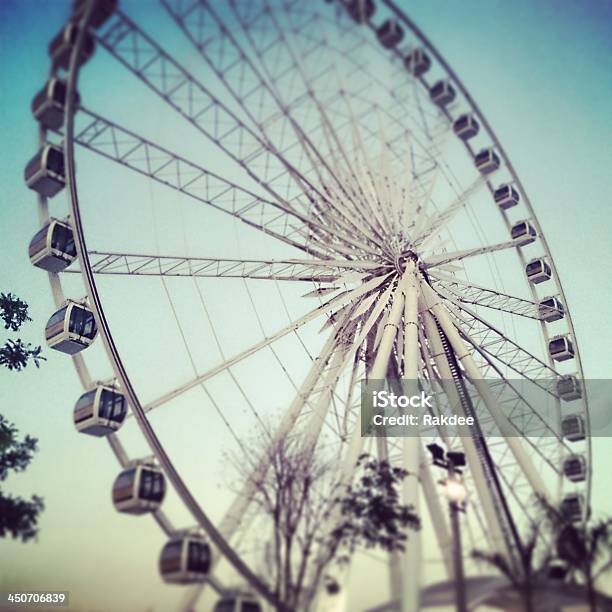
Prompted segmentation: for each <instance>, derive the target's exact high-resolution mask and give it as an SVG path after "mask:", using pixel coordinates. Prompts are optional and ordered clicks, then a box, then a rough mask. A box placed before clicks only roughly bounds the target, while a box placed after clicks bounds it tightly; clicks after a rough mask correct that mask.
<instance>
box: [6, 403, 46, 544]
mask: <svg viewBox="0 0 612 612" xmlns="http://www.w3.org/2000/svg"><path fill="white" fill-rule="evenodd" d="M17 436H18V431H17V428H16V427H15V425H13V424H12V423H9V421H7V419H6V418H5V417H3V416H2V415H0V482H4V481H5V480H6V478H7V476H8V475H9V473H10V472H11V471H13V472H23V471H24V470H25V469H26V467H27V466H28V465H29V463H30V461H31V460H32V457H33V456H34V453H35V452H36V450H37V448H36V447H37V443H38V440H36V438H33V437H31V436H28V435H26V436H25V438H24V439H23V440H21V441H20V440H18V438H17ZM43 508H44V504H43V500H42V499H41V498H40V497H38V496H37V495H33V496H32V497H31V499H30V500H26V499H22V498H21V497H15V496H13V495H10V494H6V493H4V492H3V491H2V490H0V537H6V536H7V535H9V534H10V535H12V536H13V538H21V540H22V541H24V542H26V541H27V540H29V539H30V538H33V537H34V536H35V535H36V534H37V532H38V528H37V523H38V515H39V514H40V512H41V511H42V510H43Z"/></svg>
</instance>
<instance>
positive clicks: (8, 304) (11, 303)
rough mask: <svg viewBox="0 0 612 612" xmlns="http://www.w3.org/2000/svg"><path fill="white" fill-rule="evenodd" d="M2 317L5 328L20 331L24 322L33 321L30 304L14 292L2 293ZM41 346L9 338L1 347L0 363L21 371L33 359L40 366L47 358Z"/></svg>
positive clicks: (0, 315) (0, 313)
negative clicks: (30, 314)
mask: <svg viewBox="0 0 612 612" xmlns="http://www.w3.org/2000/svg"><path fill="white" fill-rule="evenodd" d="M0 318H1V319H2V320H3V322H4V329H8V330H11V331H14V332H16V331H19V329H20V328H21V326H22V325H23V323H25V322H26V321H31V320H32V319H31V318H30V317H29V316H28V305H27V303H26V302H24V301H23V300H21V299H19V298H18V297H16V296H15V295H13V294H12V293H0ZM41 352H42V348H41V347H40V346H32V345H31V344H30V343H27V344H26V343H25V342H23V340H21V339H20V338H17V340H12V339H9V340H7V341H6V342H5V343H4V345H3V346H1V347H0V365H2V366H4V367H6V368H8V369H9V370H17V371H18V372H19V371H21V370H22V369H23V368H25V367H26V366H27V365H28V362H29V361H30V360H32V361H33V362H34V365H35V366H36V367H37V368H38V367H40V362H41V361H44V360H45V357H43V356H42V355H41Z"/></svg>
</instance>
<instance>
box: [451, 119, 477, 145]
mask: <svg viewBox="0 0 612 612" xmlns="http://www.w3.org/2000/svg"><path fill="white" fill-rule="evenodd" d="M479 129H480V125H478V121H476V119H475V118H474V115H472V114H471V113H465V114H463V115H460V116H459V117H457V119H455V121H454V123H453V132H455V136H457V137H459V138H461V140H464V141H465V140H469V139H470V138H473V137H474V136H476V134H478V131H479Z"/></svg>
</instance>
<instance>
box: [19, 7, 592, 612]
mask: <svg viewBox="0 0 612 612" xmlns="http://www.w3.org/2000/svg"><path fill="white" fill-rule="evenodd" d="M124 11H125V12H124ZM49 55H50V58H51V68H50V73H49V80H48V82H47V83H46V84H44V86H42V84H41V87H42V88H41V90H40V92H39V93H38V94H37V95H36V97H35V98H34V100H33V102H32V111H33V114H34V117H35V118H36V120H37V121H38V124H39V150H38V153H37V154H36V155H35V156H34V157H33V158H32V160H31V161H30V162H29V163H28V165H27V167H26V170H25V178H26V182H27V185H28V187H30V188H31V189H33V190H34V191H36V192H37V194H38V212H39V226H40V227H39V231H38V232H37V233H36V234H35V236H34V238H33V239H32V241H31V243H30V247H29V254H30V259H31V261H32V263H33V264H34V265H35V266H37V267H39V268H41V269H43V270H45V271H47V272H48V274H49V282H50V285H51V289H52V293H53V298H54V301H55V305H56V308H57V310H56V312H55V313H54V314H52V316H51V317H50V319H49V321H48V324H47V327H46V331H45V333H46V338H47V342H48V344H49V346H50V347H51V348H54V349H56V350H59V351H62V352H64V353H67V354H69V355H71V356H72V360H73V363H74V366H75V368H76V371H77V373H78V375H79V377H80V380H81V383H82V386H83V392H82V395H81V396H80V398H78V400H77V401H76V405H75V408H74V422H75V426H76V429H77V430H78V431H79V432H81V433H84V434H88V435H91V436H97V437H104V438H106V440H107V441H108V443H109V445H110V447H111V450H112V452H113V454H114V455H115V457H116V459H117V460H118V462H119V464H120V470H119V473H118V476H117V479H116V481H115V483H114V484H113V485H112V498H113V502H114V505H115V507H116V509H117V510H118V511H119V512H125V513H130V514H152V516H153V517H154V518H155V520H156V521H157V523H158V524H159V527H160V528H161V529H162V530H163V532H165V534H167V536H168V542H167V544H166V545H165V546H164V548H163V550H162V551H161V555H160V572H161V574H162V577H163V578H164V580H166V581H167V582H170V583H178V584H185V585H190V584H193V585H195V586H194V587H193V588H188V589H187V592H186V595H185V599H184V600H183V603H182V605H183V606H184V608H185V609H193V608H195V607H196V606H197V604H198V599H199V597H200V596H201V594H202V589H203V586H202V585H203V584H204V583H207V584H210V585H212V587H213V588H214V589H216V590H217V591H218V592H219V593H220V600H219V603H218V605H219V606H220V607H219V610H233V611H234V612H238V611H239V610H242V611H246V610H251V611H253V610H259V609H262V607H263V606H265V605H266V602H267V603H274V596H273V594H272V593H271V591H270V588H269V587H268V585H267V584H266V582H265V580H264V579H263V578H262V572H261V570H260V565H258V564H259V563H260V562H261V555H262V550H263V549H264V548H265V541H260V540H259V539H258V537H259V536H258V535H257V534H258V530H256V529H249V525H252V524H253V522H256V521H257V520H258V519H257V516H254V514H253V512H252V508H251V507H250V506H251V501H252V496H253V487H254V485H253V483H254V481H255V480H256V479H257V477H258V476H261V474H265V472H266V470H267V468H268V465H267V463H266V460H265V457H263V458H260V459H258V460H255V461H245V466H246V467H245V470H246V471H247V472H248V474H247V477H246V478H245V481H244V483H243V484H242V485H241V488H240V489H239V490H238V491H237V492H236V493H235V495H234V496H233V497H232V498H228V499H227V500H225V499H224V500H222V503H220V504H217V500H214V503H213V502H212V501H211V498H210V496H209V494H210V491H208V490H207V489H206V485H205V484H202V481H203V480H204V481H205V480H206V478H207V476H206V471H205V469H206V468H208V469H209V472H208V474H209V475H210V474H212V473H213V468H217V467H218V464H215V465H211V463H210V462H208V466H206V465H204V466H200V467H199V468H198V470H195V471H194V470H193V469H192V465H191V464H192V463H193V461H194V458H195V457H201V454H202V450H201V449H202V447H204V448H206V449H208V448H213V449H218V448H219V444H220V443H219V439H220V438H221V437H223V436H222V434H223V433H224V435H225V436H226V437H227V439H228V440H230V442H231V444H233V445H234V446H235V447H236V448H238V449H239V450H240V449H241V445H242V440H243V439H244V435H245V432H248V431H249V430H250V428H252V427H253V425H254V424H256V423H260V422H262V423H263V422H265V421H266V417H270V415H271V414H275V415H278V414H280V417H278V418H276V421H275V423H274V425H273V426H272V427H271V428H270V430H269V433H270V441H271V442H270V443H273V441H274V440H278V439H281V438H283V437H286V436H294V435H298V436H301V437H303V439H304V443H305V444H308V445H310V447H311V448H313V449H314V448H316V447H317V446H318V445H321V444H325V445H326V448H328V449H331V452H332V453H334V456H336V457H337V458H338V461H337V465H338V478H340V479H342V480H343V482H345V483H347V484H348V483H350V482H351V479H352V476H353V473H354V470H355V466H356V462H357V458H358V457H359V456H360V454H361V453H362V452H363V451H365V450H370V451H371V452H375V453H378V455H379V456H381V457H384V458H388V459H389V460H390V461H392V462H394V463H398V464H400V465H403V466H405V467H406V468H407V469H408V471H409V472H410V476H409V477H408V479H407V481H408V482H407V486H406V488H405V491H404V493H405V497H406V500H405V501H406V502H408V503H412V504H414V505H415V506H416V507H417V509H418V511H419V514H420V515H421V517H422V519H423V522H424V529H423V530H424V532H425V534H427V529H430V530H431V537H432V538H433V541H435V542H436V545H437V548H436V553H435V557H436V559H435V560H434V561H433V562H432V567H434V569H433V570H432V572H431V573H432V575H431V576H428V572H429V570H428V567H429V565H428V564H427V563H425V564H424V563H423V560H424V559H425V557H426V556H427V557H429V556H431V552H430V551H429V550H428V552H427V555H425V552H424V550H423V548H424V547H423V539H424V538H425V537H426V535H424V536H422V537H421V536H418V535H415V536H412V535H411V537H410V539H409V543H408V550H407V551H406V554H405V555H404V556H403V557H402V558H401V559H400V558H398V557H397V556H395V557H393V556H392V557H388V556H383V555H380V558H379V559H377V561H380V565H381V567H382V568H383V570H381V571H384V572H388V575H389V583H388V584H389V587H388V590H389V592H388V597H387V599H388V600H390V601H394V602H396V604H397V605H401V607H402V609H403V610H410V609H417V606H418V601H416V600H415V598H416V597H418V593H419V591H420V589H421V588H422V587H423V585H424V584H427V583H428V581H431V580H432V579H434V578H436V577H437V579H443V578H445V577H450V576H452V571H453V570H452V560H451V550H452V544H451V535H450V532H449V526H448V524H447V519H446V513H445V511H444V510H443V508H444V503H445V502H444V499H443V497H441V493H440V491H439V490H438V487H436V485H435V474H434V473H433V469H432V468H431V466H430V465H429V461H428V459H427V456H426V453H425V452H424V448H425V444H426V442H428V441H437V442H439V443H441V444H443V445H444V446H445V447H446V448H447V449H449V450H450V449H452V450H457V451H461V452H462V453H464V454H465V459H466V470H465V474H464V479H465V485H466V488H467V491H468V503H469V509H468V512H467V513H466V515H465V518H464V522H465V524H466V533H467V535H468V538H469V546H466V548H465V553H466V568H467V572H468V573H469V574H473V575H477V574H479V573H480V572H483V571H484V570H483V568H481V567H479V566H477V565H476V564H475V562H474V561H472V560H470V558H469V554H468V553H469V550H470V549H474V548H480V549H482V548H487V547H490V548H491V549H493V550H497V551H499V552H502V553H503V554H505V555H507V557H508V558H509V559H513V558H515V557H516V555H517V553H518V550H519V549H520V546H521V537H520V532H521V530H522V528H523V526H524V525H526V524H528V523H529V521H530V520H532V519H533V518H534V514H533V513H534V504H533V500H534V496H535V495H542V496H545V497H547V498H548V499H550V500H551V501H554V503H559V504H561V507H562V508H563V510H564V512H567V513H568V515H569V516H571V517H572V519H573V520H576V521H584V520H586V518H587V516H588V512H589V498H590V488H591V449H590V442H589V412H588V404H587V398H586V393H585V389H584V385H583V384H581V383H582V381H583V372H582V365H581V361H580V353H579V350H578V344H577V339H576V337H575V334H574V328H573V325H572V319H571V316H570V311H569V308H568V304H567V302H566V299H565V296H564V293H563V288H562V286H561V281H560V279H559V276H558V274H557V271H556V268H555V264H554V260H553V258H552V255H551V252H550V250H549V248H548V245H547V242H546V239H545V237H544V234H543V231H542V228H541V226H540V224H539V223H538V220H537V218H536V216H535V212H534V209H533V207H532V205H531V202H530V200H529V197H528V195H527V193H526V191H525V188H524V186H523V185H522V183H521V181H520V179H519V177H518V176H517V174H516V172H515V170H514V167H513V166H512V164H511V162H510V160H509V158H508V156H507V154H506V152H505V151H504V149H503V147H502V145H501V143H500V141H499V140H498V138H497V136H496V134H495V132H494V131H493V128H492V127H491V125H490V124H489V123H488V121H487V120H486V118H485V116H484V115H483V113H482V112H481V110H480V108H479V107H478V105H477V104H476V102H475V101H474V99H473V98H472V96H471V95H470V93H469V91H468V90H467V89H466V87H465V86H464V85H463V83H462V81H461V80H460V78H459V77H458V75H457V74H456V73H455V72H454V70H453V69H452V68H451V67H450V65H449V64H448V63H447V62H446V60H445V59H444V58H443V57H442V56H441V55H440V53H439V52H438V51H437V49H436V48H435V47H434V46H433V44H432V43H431V42H430V41H429V40H428V39H427V38H426V36H425V35H424V34H423V33H422V32H421V31H420V30H419V28H418V27H417V26H416V25H415V24H414V23H413V21H412V20H411V19H410V17H409V15H407V14H405V13H404V12H403V11H402V10H401V8H400V7H398V6H397V5H396V4H395V3H394V2H393V1H392V0H379V1H376V2H375V1H374V0H336V1H326V2H323V1H320V2H314V1H312V2H300V1H298V0H249V1H246V0H229V2H227V3H217V2H207V1H205V0H161V2H160V5H159V7H158V10H157V12H154V11H151V10H150V7H149V6H147V11H146V12H145V11H144V10H143V8H142V7H139V6H138V5H137V4H134V5H130V4H127V3H126V6H122V7H119V6H118V4H117V2H114V1H112V0H98V1H93V2H88V1H79V0H77V1H76V2H75V3H74V6H73V8H72V12H71V14H70V15H69V16H68V19H67V21H66V25H65V27H64V28H63V29H62V31H61V32H60V33H59V34H57V36H56V37H55V38H53V39H52V41H51V43H50V45H49ZM62 191H63V192H64V193H65V194H66V195H67V198H66V202H65V203H64V202H62V198H56V197H55V196H56V195H58V194H59V193H60V192H62ZM296 313H298V314H296ZM97 336H99V337H100V338H99V340H98V342H97V343H96V346H98V347H99V346H100V344H101V345H102V347H103V349H104V351H100V350H99V349H96V348H95V347H92V348H91V349H88V350H87V351H86V352H84V350H85V349H87V348H88V347H89V346H90V345H92V343H93V342H94V340H95V339H96V337H97ZM96 350H98V352H97V353H96V352H95V351H96ZM90 355H92V357H91V359H90V357H89V356H90ZM85 356H87V360H86V358H85ZM105 360H106V362H105ZM104 363H108V364H109V365H110V368H111V369H112V373H110V374H109V373H108V368H107V366H105V365H104ZM94 368H100V371H105V372H106V373H105V374H104V375H103V374H97V373H96V374H92V373H91V371H96V372H97V370H94ZM107 374H108V375H107ZM387 377H389V378H390V379H405V380H409V381H415V384H416V385H418V387H419V388H420V389H424V390H428V391H429V392H431V393H433V394H435V395H436V397H437V398H439V401H440V402H441V405H445V406H446V408H447V410H448V411H449V413H455V414H461V415H471V416H473V417H474V418H475V424H474V425H473V427H472V429H471V431H470V435H468V436H461V437H459V436H457V435H456V434H453V433H452V432H449V431H447V430H445V428H444V427H442V426H439V427H437V428H435V427H434V428H432V430H431V431H426V432H423V434H422V435H421V436H413V437H408V438H402V437H397V438H395V437H386V438H385V437H383V438H368V437H362V435H361V427H360V411H359V398H360V390H359V385H360V384H361V381H362V380H382V379H386V378H387ZM526 388H534V389H536V390H537V391H538V393H540V394H542V395H540V396H538V397H544V398H545V400H546V402H547V404H546V412H545V411H544V407H543V404H542V402H541V400H538V401H537V402H536V401H533V399H532V396H531V395H529V393H527V392H526V391H525V389H526ZM271 404H273V405H274V406H275V410H276V411H275V412H274V413H271V412H270V405H271ZM200 409H201V411H203V410H206V419H207V420H206V421H202V420H198V419H200V418H204V417H199V416H196V412H195V411H196V410H200ZM279 410H282V412H279ZM198 414H199V413H198ZM213 420H214V423H212V421H213ZM268 422H269V421H268ZM198 424H199V425H200V427H199V428H198ZM169 431H171V432H172V435H169V433H168V432H169ZM176 436H178V438H177V437H176ZM177 440H178V442H177ZM143 443H146V449H147V450H146V452H144V453H143V452H142V449H143V448H145V445H144V444H143ZM130 449H134V450H135V452H138V451H140V454H134V453H133V452H131V451H130ZM206 454H207V456H208V453H206ZM84 460H86V459H84ZM209 477H210V478H212V476H209ZM109 486H110V485H109ZM171 496H173V497H172V501H171V503H170V504H168V502H169V501H170V497H171ZM164 499H165V500H166V503H164V509H162V502H164ZM168 505H169V507H168V510H167V511H166V510H165V509H166V507H167V506H168ZM213 506H214V508H213ZM218 506H219V507H218ZM220 506H223V507H222V508H221V507H220ZM174 514H176V516H177V517H179V518H180V520H182V521H184V520H185V517H188V521H189V522H188V523H187V526H186V525H185V524H183V523H177V522H176V520H175V519H174V518H173V516H174ZM192 524H195V526H193V527H191V525H192ZM427 525H429V527H427ZM264 539H265V538H264ZM429 548H430V547H428V549H429ZM223 567H224V570H223V571H222V568H223ZM423 568H425V569H423ZM224 572H225V573H224ZM227 575H229V576H231V578H230V582H231V583H232V584H234V583H240V585H241V586H240V588H239V589H238V590H233V589H230V588H228V587H225V586H224V580H223V577H224V576H227ZM321 599H322V600H323V599H324V595H322V597H321ZM397 602H399V603H397ZM249 606H250V607H249Z"/></svg>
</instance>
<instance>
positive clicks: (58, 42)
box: [49, 21, 95, 70]
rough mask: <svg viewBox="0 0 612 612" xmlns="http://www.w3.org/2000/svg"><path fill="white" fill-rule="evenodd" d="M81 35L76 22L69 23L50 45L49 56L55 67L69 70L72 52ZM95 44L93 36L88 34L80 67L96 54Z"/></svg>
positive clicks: (82, 50) (84, 42)
mask: <svg viewBox="0 0 612 612" xmlns="http://www.w3.org/2000/svg"><path fill="white" fill-rule="evenodd" d="M78 35H79V25H78V24H77V23H75V22H74V21H70V22H68V23H67V24H66V25H65V26H64V28H63V29H62V31H61V32H60V33H59V34H58V35H57V36H56V37H55V38H54V39H53V40H52V41H51V43H50V44H49V55H50V57H51V60H52V62H53V64H54V65H55V66H59V67H60V68H63V69H64V70H68V67H69V64H70V57H71V55H72V50H73V49H74V46H75V44H76V41H77V37H78ZM94 50H95V42H94V39H93V36H92V35H91V34H89V32H87V33H86V34H85V40H84V41H83V46H82V48H81V56H80V58H79V65H82V64H84V63H85V62H86V61H87V60H88V59H89V58H90V57H91V56H92V55H93V53H94Z"/></svg>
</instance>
